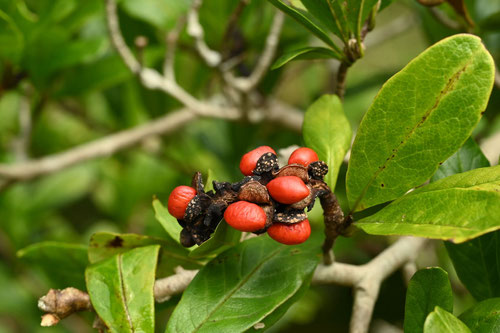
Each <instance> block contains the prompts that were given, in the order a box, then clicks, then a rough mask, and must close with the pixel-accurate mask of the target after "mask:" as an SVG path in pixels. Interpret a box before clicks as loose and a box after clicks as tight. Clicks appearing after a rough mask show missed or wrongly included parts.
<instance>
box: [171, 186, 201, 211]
mask: <svg viewBox="0 0 500 333" xmlns="http://www.w3.org/2000/svg"><path fill="white" fill-rule="evenodd" d="M195 196H196V190H195V189H194V188H192V187H189V186H185V185H181V186H177V187H176V188H175V189H174V190H173V191H172V193H170V196H169V197H168V205H167V206H168V212H169V213H170V214H171V215H172V216H173V217H175V218H177V219H183V218H184V214H185V213H186V208H187V206H188V205H189V202H190V201H191V200H192V199H193V198H194V197H195Z"/></svg>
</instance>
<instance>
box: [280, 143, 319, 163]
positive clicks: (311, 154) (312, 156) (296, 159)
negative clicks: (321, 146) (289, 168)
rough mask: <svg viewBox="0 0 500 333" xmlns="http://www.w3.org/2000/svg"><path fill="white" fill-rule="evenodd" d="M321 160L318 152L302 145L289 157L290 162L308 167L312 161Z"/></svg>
mask: <svg viewBox="0 0 500 333" xmlns="http://www.w3.org/2000/svg"><path fill="white" fill-rule="evenodd" d="M317 160H319V157H318V154H316V152H315V151H314V150H312V149H311V148H307V147H301V148H298V149H295V150H294V152H293V153H292V154H291V155H290V158H289V159H288V164H300V165H303V166H305V167H307V166H308V165H309V164H311V163H312V162H316V161H317Z"/></svg>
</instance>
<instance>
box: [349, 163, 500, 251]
mask: <svg viewBox="0 0 500 333" xmlns="http://www.w3.org/2000/svg"><path fill="white" fill-rule="evenodd" d="M499 202H500V166H495V167H489V168H481V169H476V170H472V171H468V172H464V173H460V174H456V175H453V176H450V177H447V178H444V179H441V180H438V181H437V182H434V183H431V184H429V185H426V186H424V187H421V188H419V189H417V190H415V191H412V192H410V193H408V194H406V195H405V196H403V197H401V198H400V199H398V200H396V201H394V202H392V203H391V204H390V205H388V206H386V207H384V208H383V209H381V210H380V211H378V212H377V213H375V214H374V215H371V216H368V217H365V218H363V219H361V220H360V221H358V222H355V225H356V226H358V227H360V228H361V229H363V230H364V231H366V232H367V233H369V234H374V235H412V236H420V237H429V238H437V239H449V240H453V241H454V242H457V243H460V242H464V241H466V240H468V239H471V238H474V237H477V236H480V235H482V234H484V233H487V232H490V231H494V230H497V229H500V223H499V222H498V221H500V205H499V204H498V203H499Z"/></svg>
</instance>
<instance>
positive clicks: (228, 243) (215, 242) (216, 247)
mask: <svg viewBox="0 0 500 333" xmlns="http://www.w3.org/2000/svg"><path fill="white" fill-rule="evenodd" d="M240 238H241V231H239V230H236V229H234V228H232V227H230V226H229V225H228V224H227V223H226V221H224V220H222V221H220V222H219V225H218V226H217V228H215V231H214V233H213V234H212V236H210V238H209V239H208V240H207V241H206V242H204V243H202V244H201V245H200V246H198V247H196V248H194V249H193V250H192V251H191V252H190V253H189V256H190V257H191V258H204V257H208V256H215V255H217V254H219V253H222V252H224V251H226V250H227V249H229V248H231V247H233V246H235V245H236V244H238V243H239V241H240Z"/></svg>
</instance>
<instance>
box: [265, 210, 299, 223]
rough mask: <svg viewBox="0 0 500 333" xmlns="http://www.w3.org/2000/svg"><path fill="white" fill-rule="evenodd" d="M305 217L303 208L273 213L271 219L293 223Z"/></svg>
mask: <svg viewBox="0 0 500 333" xmlns="http://www.w3.org/2000/svg"><path fill="white" fill-rule="evenodd" d="M305 219H307V214H306V213H305V212H304V210H287V211H284V212H279V213H276V214H274V217H273V221H274V222H278V223H286V224H294V223H299V222H302V221H304V220H305Z"/></svg>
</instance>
